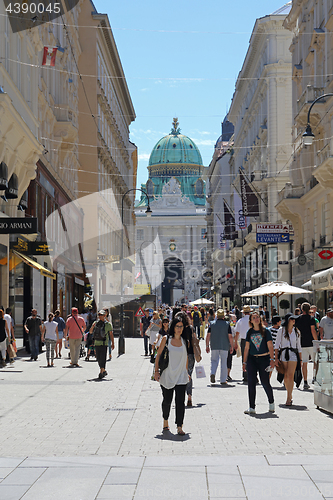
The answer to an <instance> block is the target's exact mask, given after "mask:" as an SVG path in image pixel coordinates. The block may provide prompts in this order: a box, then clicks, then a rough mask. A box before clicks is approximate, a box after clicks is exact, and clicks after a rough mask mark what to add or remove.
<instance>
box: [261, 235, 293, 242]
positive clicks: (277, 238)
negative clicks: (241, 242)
mask: <svg viewBox="0 0 333 500" xmlns="http://www.w3.org/2000/svg"><path fill="white" fill-rule="evenodd" d="M256 242H257V243H289V233H257V234H256Z"/></svg>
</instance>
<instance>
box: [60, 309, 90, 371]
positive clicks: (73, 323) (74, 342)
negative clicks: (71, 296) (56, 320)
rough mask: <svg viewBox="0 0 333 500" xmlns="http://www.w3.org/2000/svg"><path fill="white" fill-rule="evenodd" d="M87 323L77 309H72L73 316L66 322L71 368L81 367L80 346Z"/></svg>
mask: <svg viewBox="0 0 333 500" xmlns="http://www.w3.org/2000/svg"><path fill="white" fill-rule="evenodd" d="M85 328H86V322H85V321H84V319H83V318H82V316H79V311H78V309H77V307H72V314H71V316H69V318H68V319H67V321H66V328H65V336H66V340H69V352H70V357H71V362H70V366H77V367H79V356H80V346H81V342H82V336H83V334H84V331H85Z"/></svg>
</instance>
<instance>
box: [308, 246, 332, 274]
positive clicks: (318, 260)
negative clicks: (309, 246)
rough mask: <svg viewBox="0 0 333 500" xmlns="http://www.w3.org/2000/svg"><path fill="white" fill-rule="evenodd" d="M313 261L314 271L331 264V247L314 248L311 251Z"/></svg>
mask: <svg viewBox="0 0 333 500" xmlns="http://www.w3.org/2000/svg"><path fill="white" fill-rule="evenodd" d="M313 261H314V262H313V264H314V265H313V268H314V270H315V271H319V270H320V269H325V268H328V267H330V266H333V248H332V247H319V248H316V249H315V250H314V252H313Z"/></svg>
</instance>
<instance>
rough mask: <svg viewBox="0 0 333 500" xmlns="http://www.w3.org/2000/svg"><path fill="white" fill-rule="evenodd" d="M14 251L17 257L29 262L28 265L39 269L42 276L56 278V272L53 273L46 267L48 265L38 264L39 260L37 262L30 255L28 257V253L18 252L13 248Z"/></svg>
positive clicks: (26, 262)
mask: <svg viewBox="0 0 333 500" xmlns="http://www.w3.org/2000/svg"><path fill="white" fill-rule="evenodd" d="M13 253H14V254H15V255H16V256H17V257H19V258H20V259H21V260H22V261H23V262H24V263H25V264H28V266H30V267H34V268H35V269H38V271H39V272H40V274H41V275H42V276H46V277H47V278H51V279H53V280H55V279H56V275H55V273H52V272H51V271H50V270H49V269H46V267H44V266H42V265H41V264H38V262H36V261H35V260H33V259H30V257H27V256H26V255H23V254H21V253H20V252H17V251H16V250H13Z"/></svg>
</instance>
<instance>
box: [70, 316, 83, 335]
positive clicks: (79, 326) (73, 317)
mask: <svg viewBox="0 0 333 500" xmlns="http://www.w3.org/2000/svg"><path fill="white" fill-rule="evenodd" d="M72 318H74V320H75V323H76V324H77V326H78V329H79V330H80V332H82V330H81V328H80V326H79V323H78V322H77V321H76V317H75V316H73V314H72Z"/></svg>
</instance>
